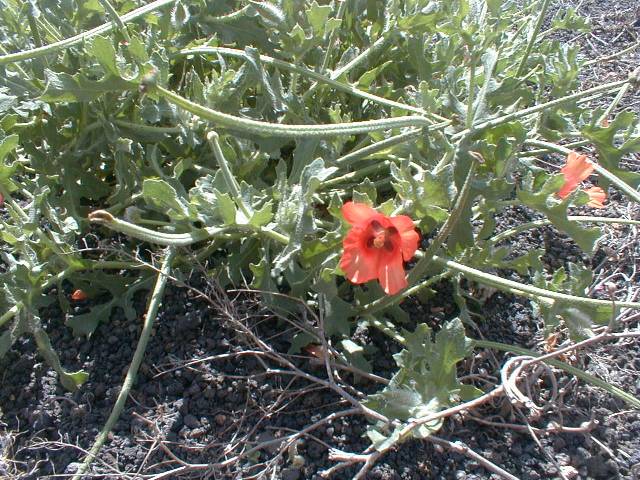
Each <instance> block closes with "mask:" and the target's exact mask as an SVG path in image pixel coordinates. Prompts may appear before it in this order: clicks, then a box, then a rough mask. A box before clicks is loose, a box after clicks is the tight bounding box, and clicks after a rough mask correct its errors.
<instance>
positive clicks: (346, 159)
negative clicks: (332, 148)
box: [333, 123, 446, 168]
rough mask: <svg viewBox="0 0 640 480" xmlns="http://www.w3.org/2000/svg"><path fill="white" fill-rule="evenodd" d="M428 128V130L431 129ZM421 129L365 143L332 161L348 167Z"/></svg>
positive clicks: (413, 135) (407, 138)
mask: <svg viewBox="0 0 640 480" xmlns="http://www.w3.org/2000/svg"><path fill="white" fill-rule="evenodd" d="M444 126H446V125H444V123H440V124H437V125H433V126H432V127H431V129H436V128H441V127H444ZM431 129H430V130H431ZM423 131H424V130H423V129H411V130H409V131H407V132H405V133H400V134H398V135H393V136H392V137H389V138H386V139H385V140H380V141H379V142H376V143H373V144H371V145H367V146H366V147H362V148H359V149H358V150H354V151H353V152H349V153H347V154H346V155H343V156H342V157H339V158H337V159H336V160H335V161H334V162H333V163H335V164H336V165H338V166H339V167H343V168H346V167H349V166H351V164H352V163H354V162H356V161H358V160H362V159H363V158H366V157H367V156H369V155H372V154H374V153H376V152H379V151H380V150H384V149H385V148H390V147H393V146H394V145H398V144H400V143H403V142H406V141H408V140H411V139H413V138H417V137H419V136H420V134H421V133H422V132H423Z"/></svg>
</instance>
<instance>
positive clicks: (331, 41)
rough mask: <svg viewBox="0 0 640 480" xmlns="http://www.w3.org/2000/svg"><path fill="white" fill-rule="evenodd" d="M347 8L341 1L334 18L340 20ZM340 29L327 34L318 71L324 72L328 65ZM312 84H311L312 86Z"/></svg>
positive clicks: (345, 3) (344, 2)
mask: <svg viewBox="0 0 640 480" xmlns="http://www.w3.org/2000/svg"><path fill="white" fill-rule="evenodd" d="M346 9H347V2H346V0H345V1H343V2H341V3H340V5H339V6H338V12H337V13H336V19H337V20H340V21H341V22H342V17H343V16H344V12H345V11H346ZM339 31H340V29H339V28H334V29H333V30H332V31H331V33H330V34H329V39H328V41H327V50H326V51H325V52H324V58H323V59H322V65H320V71H321V72H325V71H326V70H327V67H328V66H329V61H331V56H332V53H333V47H334V46H335V41H336V35H337V34H338V32H339ZM313 87H314V85H312V86H311V88H313Z"/></svg>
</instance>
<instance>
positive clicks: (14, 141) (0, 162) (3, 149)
mask: <svg viewBox="0 0 640 480" xmlns="http://www.w3.org/2000/svg"><path fill="white" fill-rule="evenodd" d="M19 140H20V139H19V137H18V135H9V136H6V137H4V138H1V139H0V183H2V185H3V186H4V187H5V188H6V189H7V190H8V191H9V192H10V193H11V192H13V191H14V190H16V189H17V188H18V186H17V185H16V184H15V183H14V182H13V180H11V177H12V176H13V175H14V174H15V173H16V171H17V168H18V167H17V165H16V164H13V165H7V163H6V162H5V159H6V157H7V155H9V154H10V153H11V152H13V151H14V150H15V149H16V148H17V147H18V145H19Z"/></svg>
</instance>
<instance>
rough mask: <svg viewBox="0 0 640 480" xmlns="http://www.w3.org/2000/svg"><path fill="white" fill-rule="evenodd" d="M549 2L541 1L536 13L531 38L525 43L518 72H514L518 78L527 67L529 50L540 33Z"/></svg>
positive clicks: (548, 0) (546, 0) (547, 0)
mask: <svg viewBox="0 0 640 480" xmlns="http://www.w3.org/2000/svg"><path fill="white" fill-rule="evenodd" d="M550 3H551V1H550V0H542V7H540V11H539V12H538V18H537V19H536V24H535V26H534V27H533V32H532V33H531V37H530V38H529V41H528V43H527V48H526V49H525V51H524V55H523V56H522V60H521V61H520V65H518V70H517V71H516V77H519V76H520V75H522V73H523V72H524V69H525V67H526V66H527V60H529V55H531V50H532V49H533V46H534V45H535V43H536V41H537V39H538V34H539V33H540V28H541V27H542V23H543V22H544V19H545V16H546V15H547V9H548V8H549V4H550Z"/></svg>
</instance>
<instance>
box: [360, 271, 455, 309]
mask: <svg viewBox="0 0 640 480" xmlns="http://www.w3.org/2000/svg"><path fill="white" fill-rule="evenodd" d="M451 275H453V273H452V272H448V271H447V272H442V273H440V274H438V275H434V276H433V277H429V278H428V279H426V280H424V281H422V282H420V283H417V284H416V285H413V286H412V287H409V288H407V289H406V290H404V291H403V292H401V293H399V294H397V295H392V296H388V295H387V296H384V297H382V298H379V299H378V300H374V301H373V302H371V303H369V304H368V305H366V306H365V307H364V308H363V309H362V314H363V315H372V314H374V313H377V312H379V311H380V310H384V309H385V308H387V307H389V306H391V305H393V304H394V303H399V302H400V301H402V300H403V299H405V298H407V297H409V296H411V295H414V294H416V293H418V292H419V291H420V290H422V289H424V288H427V287H429V286H431V285H434V284H436V283H438V282H441V281H442V280H444V279H446V278H448V277H450V276H451Z"/></svg>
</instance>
